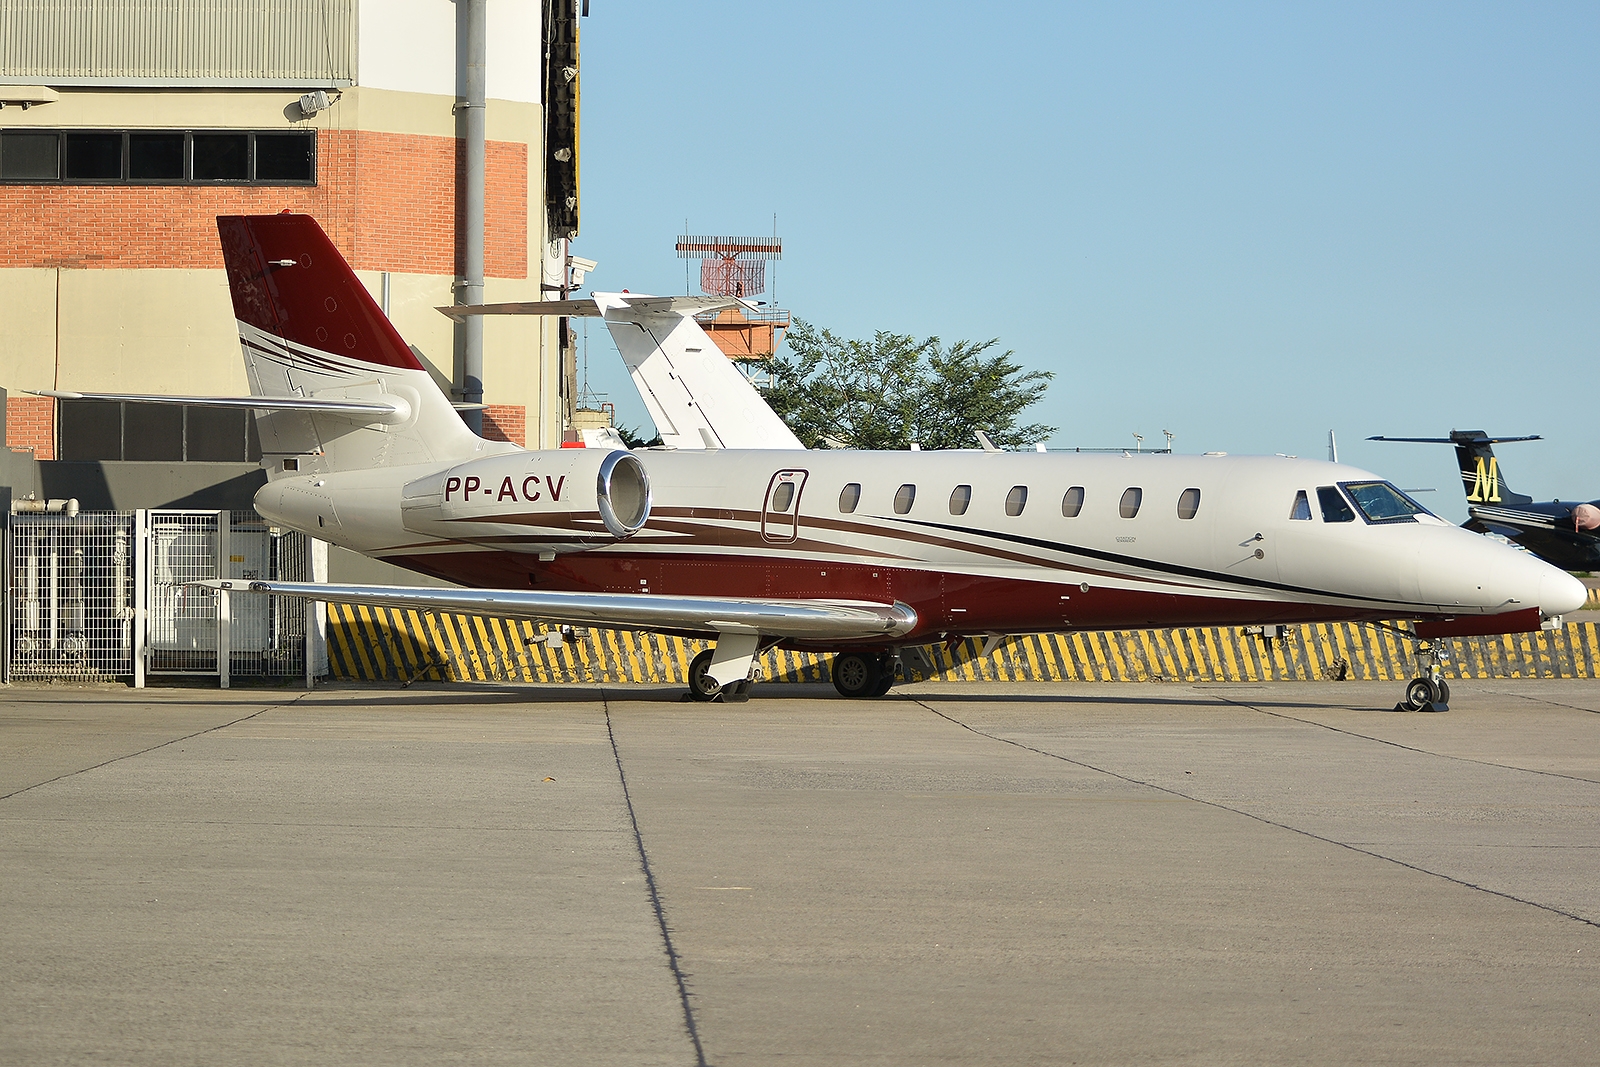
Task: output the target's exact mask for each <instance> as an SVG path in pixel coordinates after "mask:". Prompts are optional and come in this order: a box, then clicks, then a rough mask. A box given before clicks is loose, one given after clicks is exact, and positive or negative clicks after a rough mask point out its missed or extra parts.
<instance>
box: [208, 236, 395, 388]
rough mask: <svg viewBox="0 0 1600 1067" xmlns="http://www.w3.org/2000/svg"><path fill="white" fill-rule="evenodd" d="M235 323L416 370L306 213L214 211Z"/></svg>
mask: <svg viewBox="0 0 1600 1067" xmlns="http://www.w3.org/2000/svg"><path fill="white" fill-rule="evenodd" d="M217 231H218V233H219V235H220V236H221V238H222V258H223V261H224V263H225V264H226V265H227V269H228V288H229V291H230V292H231V293H232V294H233V313H234V315H235V317H237V318H238V319H239V321H240V322H243V323H246V324H248V325H250V326H253V327H255V328H256V329H258V330H260V331H262V332H263V333H267V334H271V335H273V336H275V337H281V338H283V339H284V340H285V341H289V342H291V343H292V344H295V345H299V346H303V347H305V348H310V349H316V350H319V351H321V352H325V353H327V354H328V355H330V356H334V357H341V358H343V359H349V360H358V361H360V362H362V363H369V364H373V365H375V366H379V367H393V368H395V369H397V370H422V369H423V367H422V364H421V363H419V362H418V361H417V357H416V356H415V355H414V354H413V353H412V351H411V349H410V348H409V347H407V345H406V343H405V341H404V340H403V339H402V338H401V336H400V334H399V333H398V332H397V331H396V330H395V328H394V326H393V324H391V323H390V322H389V320H388V318H387V317H386V316H385V315H384V314H383V311H382V309H381V308H379V307H378V303H377V301H375V300H373V299H372V294H371V293H369V292H367V287H366V286H365V285H363V284H361V279H360V278H357V277H356V274H355V271H353V270H351V269H350V264H348V263H346V262H345V259H344V257H343V256H342V255H340V254H339V250H338V249H337V248H335V247H334V246H333V242H332V241H330V240H328V235H327V234H326V233H324V232H323V230H322V227H321V226H319V225H317V220H316V219H314V218H312V217H311V216H310V215H294V214H289V213H284V214H281V215H221V216H218V218H217Z"/></svg>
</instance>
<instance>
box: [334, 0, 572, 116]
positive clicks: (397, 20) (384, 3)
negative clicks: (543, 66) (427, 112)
mask: <svg viewBox="0 0 1600 1067" xmlns="http://www.w3.org/2000/svg"><path fill="white" fill-rule="evenodd" d="M539 9H540V5H539V4H538V3H537V2H535V0H490V2H489V3H488V4H486V5H485V16H486V18H487V25H486V27H485V28H486V30H487V38H488V40H487V41H486V45H487V48H486V52H487V55H486V57H485V62H486V66H487V70H486V71H485V75H486V77H487V80H488V93H489V95H490V96H491V97H498V98H500V99H505V100H538V99H539V97H540V95H541V93H540V88H541V87H540V84H539V74H540V71H539V67H540V63H539V46H540V32H539V25H540V10H539ZM456 17H457V8H456V5H455V3H454V2H453V0H361V3H360V8H359V18H358V20H357V22H356V27H357V29H356V34H357V37H356V39H357V47H358V52H357V70H356V81H357V82H358V83H360V84H361V85H366V86H374V87H379V88H385V89H402V90H406V91H409V92H424V93H439V94H443V95H449V96H455V95H456V94H458V93H465V86H463V85H461V84H459V81H458V70H459V67H458V65H457V41H456Z"/></svg>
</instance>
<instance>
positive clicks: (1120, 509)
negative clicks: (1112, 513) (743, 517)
mask: <svg viewBox="0 0 1600 1067" xmlns="http://www.w3.org/2000/svg"><path fill="white" fill-rule="evenodd" d="M1143 502H1144V490H1143V489H1139V488H1137V487H1135V488H1131V489H1125V490H1123V492H1122V502H1121V503H1120V504H1118V505H1117V513H1118V514H1119V515H1121V516H1122V517H1123V518H1125V519H1131V518H1133V517H1134V516H1135V515H1137V514H1139V505H1140V504H1142V503H1143Z"/></svg>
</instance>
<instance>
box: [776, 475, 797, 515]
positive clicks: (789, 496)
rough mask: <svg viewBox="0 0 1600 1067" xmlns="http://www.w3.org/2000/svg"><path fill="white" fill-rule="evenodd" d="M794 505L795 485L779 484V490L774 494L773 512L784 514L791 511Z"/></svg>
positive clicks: (790, 483) (788, 483) (789, 483)
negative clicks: (790, 507)
mask: <svg viewBox="0 0 1600 1067" xmlns="http://www.w3.org/2000/svg"><path fill="white" fill-rule="evenodd" d="M793 503H794V483H793V482H779V483H778V488H777V489H775V490H773V492H772V510H773V511H778V512H783V511H788V510H789V505H790V504H793Z"/></svg>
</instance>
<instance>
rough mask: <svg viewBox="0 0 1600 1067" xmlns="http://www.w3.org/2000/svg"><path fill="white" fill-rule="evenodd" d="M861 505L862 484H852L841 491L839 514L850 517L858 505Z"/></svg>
mask: <svg viewBox="0 0 1600 1067" xmlns="http://www.w3.org/2000/svg"><path fill="white" fill-rule="evenodd" d="M859 503H861V483H860V482H851V483H850V484H849V485H847V486H845V487H844V488H843V489H841V490H839V513H840V514H842V515H849V514H851V513H852V512H854V511H855V510H856V505H857V504H859Z"/></svg>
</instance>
